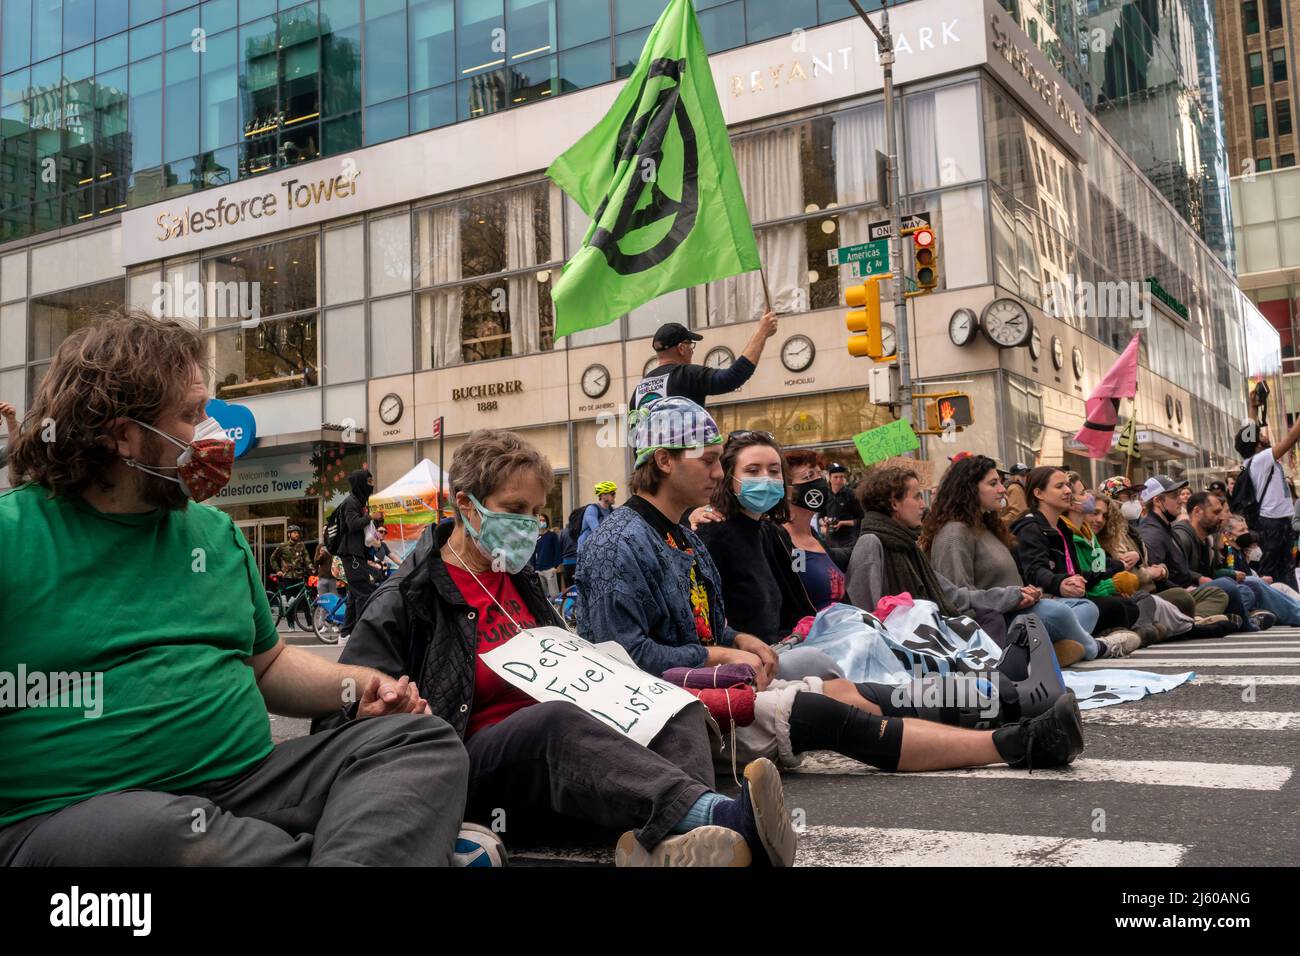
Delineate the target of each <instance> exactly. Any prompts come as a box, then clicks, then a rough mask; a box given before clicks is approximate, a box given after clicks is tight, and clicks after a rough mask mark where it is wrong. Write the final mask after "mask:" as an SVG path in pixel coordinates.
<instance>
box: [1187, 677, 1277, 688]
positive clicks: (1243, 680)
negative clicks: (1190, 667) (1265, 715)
mask: <svg viewBox="0 0 1300 956" xmlns="http://www.w3.org/2000/svg"><path fill="white" fill-rule="evenodd" d="M1193 683H1194V684H1227V685H1229V686H1232V687H1246V686H1248V685H1251V684H1258V685H1260V686H1261V687H1263V686H1290V687H1300V674H1197V675H1196V680H1195V681H1193Z"/></svg>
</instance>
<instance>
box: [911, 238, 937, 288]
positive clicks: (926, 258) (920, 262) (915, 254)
mask: <svg viewBox="0 0 1300 956" xmlns="http://www.w3.org/2000/svg"><path fill="white" fill-rule="evenodd" d="M912 260H913V262H914V263H915V265H916V288H917V291H918V292H929V291H930V290H931V289H933V288H934V287H935V286H937V285H938V284H939V253H938V237H937V235H936V234H935V231H934V230H933V229H931V228H928V227H925V228H921V229H918V230H916V231H915V232H914V233H912Z"/></svg>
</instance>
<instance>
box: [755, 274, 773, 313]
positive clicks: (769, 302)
mask: <svg viewBox="0 0 1300 956" xmlns="http://www.w3.org/2000/svg"><path fill="white" fill-rule="evenodd" d="M758 277H759V278H760V279H762V280H763V301H764V302H766V303H767V311H769V312H771V311H772V293H770V292H768V291H767V272H766V271H765V270H764V269H763V267H762V266H761V265H760V266H759V267H758Z"/></svg>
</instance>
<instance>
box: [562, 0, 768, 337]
mask: <svg viewBox="0 0 1300 956" xmlns="http://www.w3.org/2000/svg"><path fill="white" fill-rule="evenodd" d="M546 172H547V175H548V176H550V177H551V179H553V180H554V181H555V182H556V184H557V185H559V187H560V188H561V189H563V190H564V191H565V192H566V193H568V194H569V195H570V196H572V197H573V198H574V200H575V201H576V202H577V203H578V205H579V206H581V207H582V210H583V212H585V213H586V214H587V215H589V216H590V217H591V219H592V223H591V228H590V229H588V230H587V235H586V238H584V239H583V243H582V248H581V249H580V250H578V252H577V254H576V255H574V256H573V258H572V259H570V260H569V262H568V263H567V264H566V265H565V267H564V272H563V274H562V275H561V276H560V279H559V281H557V282H556V283H555V287H554V288H553V289H552V290H551V299H552V301H553V302H554V303H555V334H556V337H557V338H558V337H560V336H564V335H568V334H569V333H571V332H578V331H581V330H582V329H593V328H596V327H598V326H602V325H607V324H608V323H610V322H612V321H614V320H615V319H616V318H618V317H619V316H620V315H622V314H623V313H625V312H630V311H631V310H632V309H635V308H636V307H638V306H640V305H644V304H645V303H646V302H649V301H650V300H651V299H653V298H654V297H655V296H658V295H663V294H664V293H665V292H672V291H674V290H676V289H684V288H686V287H687V286H692V285H698V284H700V283H703V282H712V281H713V280H715V279H721V278H725V277H726V276H731V275H735V274H737V273H739V272H749V271H751V270H753V269H757V268H758V267H759V261H758V247H757V245H756V244H755V242H754V230H753V227H752V226H751V225H750V220H749V211H748V209H746V208H745V197H744V195H743V194H742V193H741V191H740V177H739V176H738V175H737V174H736V161H735V158H734V157H733V156H732V155H731V142H730V140H729V139H728V138H727V126H726V123H725V122H724V121H723V118H722V107H721V106H720V105H719V104H718V93H717V90H715V89H714V86H713V74H712V73H710V72H709V59H708V57H707V56H706V55H705V52H704V41H703V40H702V39H701V37H700V28H699V24H698V23H696V20H695V10H694V8H693V7H692V6H691V4H690V0H672V2H671V3H670V4H669V5H668V9H667V10H665V11H664V12H663V15H662V16H661V17H660V18H659V22H658V23H656V24H655V27H654V29H653V30H652V31H650V37H649V39H647V40H646V44H645V49H644V50H642V51H641V62H640V63H638V64H637V68H636V70H635V72H633V74H632V76H631V77H629V79H628V81H627V85H626V86H624V87H623V90H622V92H621V93H619V96H618V99H617V100H615V101H614V106H613V108H612V109H611V110H610V111H609V114H608V115H607V116H606V117H605V118H604V119H603V120H601V121H600V123H599V125H597V126H596V128H595V129H593V130H591V131H590V132H588V133H587V134H586V135H585V136H583V137H582V139H580V140H578V142H577V143H576V144H575V145H574V146H573V147H572V148H571V149H570V150H569V151H568V152H566V153H564V154H563V155H562V156H560V157H559V158H558V159H557V160H556V161H555V162H554V163H552V164H551V168H550V169H548V170H547V171H546Z"/></svg>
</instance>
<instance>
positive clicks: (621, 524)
mask: <svg viewBox="0 0 1300 956" xmlns="http://www.w3.org/2000/svg"><path fill="white" fill-rule="evenodd" d="M682 530H683V532H684V534H685V537H686V539H687V541H689V542H690V546H691V547H692V548H693V549H694V550H695V557H694V560H695V561H696V562H698V564H699V573H700V576H701V577H702V578H703V581H704V587H705V590H706V591H707V592H708V595H709V625H710V627H711V628H712V630H713V634H714V639H715V641H716V643H717V644H718V645H719V646H722V647H731V646H732V644H733V643H734V641H735V637H736V629H735V628H733V627H729V626H728V625H727V615H726V612H725V609H724V608H723V605H722V586H721V582H720V579H719V576H718V569H717V567H716V566H715V565H714V564H713V559H712V558H710V557H709V552H708V549H707V548H705V547H704V542H703V541H701V540H700V539H699V537H698V536H697V535H696V534H695V533H694V532H692V531H691V530H690V529H689V528H683V529H682ZM691 563H692V557H691V555H689V554H687V553H686V552H684V551H678V550H676V549H675V548H672V547H670V546H669V545H668V543H667V542H666V541H664V539H663V538H662V537H661V536H660V535H659V534H658V532H656V531H655V529H654V528H652V527H651V526H650V525H649V524H648V523H647V522H646V520H645V519H644V518H642V517H641V516H640V515H639V514H637V513H636V512H635V511H634V510H632V509H631V508H628V507H621V508H615V509H614V512H613V514H611V515H610V516H609V517H608V518H606V519H605V520H604V521H602V522H601V523H600V527H599V528H598V529H597V530H596V532H595V533H594V534H592V536H591V537H590V538H589V539H588V541H587V546H586V547H585V548H583V549H582V554H580V555H579V556H578V571H577V583H578V602H577V615H578V633H579V634H580V635H581V636H582V637H583V638H585V639H586V640H588V641H591V642H592V643H593V644H599V643H600V642H601V641H618V643H620V644H622V645H623V647H624V648H626V650H627V652H628V653H629V654H630V655H632V660H634V661H636V664H637V666H638V667H640V668H641V669H642V670H643V671H646V672H648V673H650V674H654V675H655V676H656V677H660V676H662V675H663V673H664V671H666V670H668V669H669V668H672V667H699V666H701V665H703V663H704V660H705V658H706V657H707V656H708V651H707V650H705V648H704V645H702V644H701V643H700V639H699V636H698V635H697V634H696V633H695V620H694V617H693V616H692V614H691V599H690V593H691Z"/></svg>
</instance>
